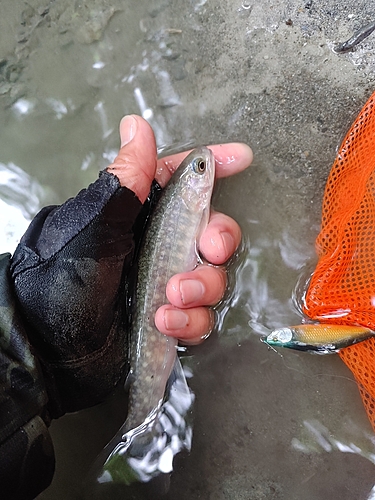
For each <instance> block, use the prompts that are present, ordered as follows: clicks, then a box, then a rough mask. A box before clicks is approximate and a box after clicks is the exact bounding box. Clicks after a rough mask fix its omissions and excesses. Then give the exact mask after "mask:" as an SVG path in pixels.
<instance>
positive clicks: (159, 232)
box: [98, 147, 215, 484]
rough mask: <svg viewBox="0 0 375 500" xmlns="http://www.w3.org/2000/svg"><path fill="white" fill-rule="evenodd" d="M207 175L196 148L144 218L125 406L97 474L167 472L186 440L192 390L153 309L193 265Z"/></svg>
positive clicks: (207, 160)
mask: <svg viewBox="0 0 375 500" xmlns="http://www.w3.org/2000/svg"><path fill="white" fill-rule="evenodd" d="M214 177H215V159H214V156H213V153H212V152H211V151H210V150H209V149H207V148H205V147H201V148H197V149H195V150H194V151H192V152H191V153H190V154H189V155H188V156H187V157H186V158H185V160H184V161H183V162H182V163H181V165H180V166H179V167H178V169H177V170H176V172H175V173H174V174H173V176H172V178H171V180H170V181H169V183H168V185H167V187H166V188H165V189H164V191H163V193H162V195H161V198H160V200H159V202H158V204H157V206H156V208H155V210H154V212H153V214H152V216H151V218H150V221H149V225H148V229H147V232H146V235H145V238H144V243H143V246H142V249H141V253H140V258H139V271H138V280H137V288H136V299H135V304H136V310H135V313H134V318H133V328H132V352H131V369H130V374H131V382H130V383H131V387H130V396H129V411H128V416H127V419H126V421H125V423H124V425H123V426H122V427H121V429H120V430H119V432H118V433H117V435H116V436H115V438H113V440H112V441H111V442H110V443H109V445H107V447H106V449H105V450H104V451H105V455H106V456H107V459H106V460H105V463H104V466H103V471H102V473H101V475H100V476H99V477H98V481H99V482H107V481H117V482H123V483H126V484H129V483H131V482H132V481H134V480H140V481H148V480H149V479H151V478H152V477H153V476H155V475H157V474H158V473H160V472H170V471H171V469H172V460H173V456H174V455H175V454H176V453H177V452H178V451H180V450H181V449H182V448H184V447H185V448H189V446H190V441H191V435H190V436H189V429H187V427H186V424H185V420H184V416H185V415H186V413H187V411H188V409H189V407H190V406H191V402H192V394H191V392H190V390H189V389H188V387H187V384H186V380H185V376H184V372H183V370H182V366H181V364H180V361H179V359H178V357H177V349H176V347H177V340H176V339H174V338H172V337H168V336H165V335H163V334H161V333H160V332H159V331H158V330H157V329H156V327H155V323H154V317H155V313H156V311H157V309H158V308H159V307H160V306H161V305H163V304H165V303H167V298H166V293H165V290H166V285H167V282H168V280H169V279H170V278H171V277H172V276H173V275H174V274H176V273H180V272H185V271H189V270H192V269H194V267H195V266H196V265H197V262H198V253H197V240H198V238H199V235H200V234H201V232H202V230H203V229H204V228H205V227H206V225H207V222H208V218H209V211H210V203H211V196H212V190H213V184H214ZM166 388H167V392H168V393H169V395H168V397H167V398H166V396H165V393H166ZM190 431H191V429H190Z"/></svg>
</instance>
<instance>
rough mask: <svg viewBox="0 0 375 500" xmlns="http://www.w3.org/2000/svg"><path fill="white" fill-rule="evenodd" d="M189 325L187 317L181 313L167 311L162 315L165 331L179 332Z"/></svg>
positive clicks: (173, 310)
mask: <svg viewBox="0 0 375 500" xmlns="http://www.w3.org/2000/svg"><path fill="white" fill-rule="evenodd" d="M188 323H189V316H188V315H187V314H185V313H184V312H183V311H178V310H175V309H167V310H166V311H165V313H164V324H165V327H166V328H167V330H180V329H181V328H184V327H185V326H187V325H188Z"/></svg>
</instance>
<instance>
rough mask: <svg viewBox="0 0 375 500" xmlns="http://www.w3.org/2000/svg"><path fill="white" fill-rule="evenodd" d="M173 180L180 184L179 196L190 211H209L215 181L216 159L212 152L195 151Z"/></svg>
mask: <svg viewBox="0 0 375 500" xmlns="http://www.w3.org/2000/svg"><path fill="white" fill-rule="evenodd" d="M176 174H177V175H176ZM172 179H173V180H174V181H175V182H178V183H179V194H180V196H181V198H182V199H183V201H184V203H185V205H186V206H187V207H188V208H189V210H190V211H192V212H201V211H204V210H206V209H208V208H209V206H210V203H211V196H212V190H213V187H214V180H215V157H214V155H213V153H212V151H211V150H210V149H208V148H206V147H200V148H196V149H194V150H193V151H192V152H191V153H189V155H188V156H187V157H186V158H185V159H184V161H183V162H182V163H181V165H180V166H179V167H178V169H177V170H176V172H175V174H174V176H173V177H172Z"/></svg>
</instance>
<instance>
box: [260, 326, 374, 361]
mask: <svg viewBox="0 0 375 500" xmlns="http://www.w3.org/2000/svg"><path fill="white" fill-rule="evenodd" d="M374 335H375V331H373V330H370V329H369V328H365V327H362V326H348V325H331V324H316V325H312V324H305V325H298V326H288V327H284V328H277V329H276V330H274V331H273V332H271V333H270V334H269V335H267V336H266V337H264V338H263V339H262V340H263V342H265V343H266V344H268V345H269V346H272V347H288V348H289V349H296V350H299V351H309V352H312V353H315V354H331V353H335V352H338V351H339V350H340V349H342V348H344V347H348V346H350V345H353V344H356V343H357V342H361V341H362V340H365V339H368V338H369V337H372V336H374Z"/></svg>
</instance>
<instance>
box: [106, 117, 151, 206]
mask: <svg viewBox="0 0 375 500" xmlns="http://www.w3.org/2000/svg"><path fill="white" fill-rule="evenodd" d="M120 137H121V149H120V151H119V154H118V155H117V157H116V159H115V161H114V162H113V163H112V164H111V165H109V167H107V171H108V172H110V173H112V174H114V175H116V176H117V177H118V179H119V180H120V184H121V186H123V187H127V188H128V189H130V190H131V191H133V192H134V193H135V194H136V196H137V197H138V198H139V200H140V201H141V202H142V203H144V201H145V199H146V198H147V195H148V193H149V191H150V187H151V182H152V181H153V179H154V177H155V170H156V143H155V136H154V132H153V130H152V128H151V126H150V125H149V124H148V123H147V122H146V120H144V119H143V118H141V117H140V116H136V115H129V116H125V117H124V118H123V119H122V120H121V123H120Z"/></svg>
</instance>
